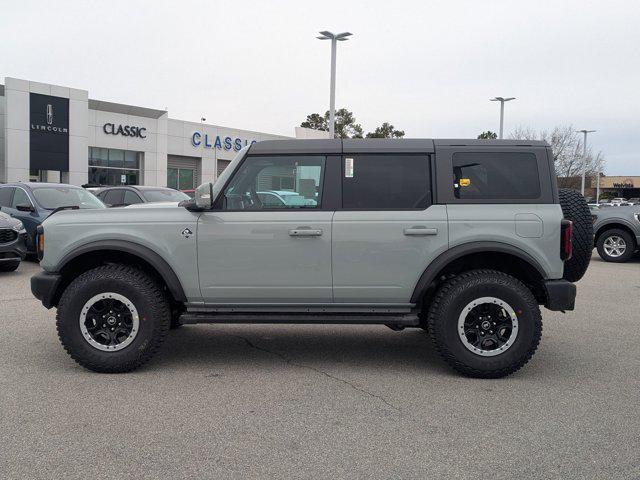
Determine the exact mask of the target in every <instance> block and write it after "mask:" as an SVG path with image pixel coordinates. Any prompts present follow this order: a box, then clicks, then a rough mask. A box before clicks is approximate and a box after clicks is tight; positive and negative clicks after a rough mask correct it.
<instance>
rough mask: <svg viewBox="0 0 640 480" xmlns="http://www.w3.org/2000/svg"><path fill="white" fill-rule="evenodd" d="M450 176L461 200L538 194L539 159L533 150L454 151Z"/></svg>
mask: <svg viewBox="0 0 640 480" xmlns="http://www.w3.org/2000/svg"><path fill="white" fill-rule="evenodd" d="M453 177H454V179H453V192H454V195H455V197H456V198H459V199H462V200H464V199H469V200H472V199H483V200H500V199H510V198H513V199H535V198H538V197H539V196H540V176H539V174H538V161H537V160H536V156H535V154H533V153H524V152H522V153H518V152H499V153H495V152H486V153H485V152H460V153H454V154H453Z"/></svg>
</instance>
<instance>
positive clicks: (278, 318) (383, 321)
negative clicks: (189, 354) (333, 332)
mask: <svg viewBox="0 0 640 480" xmlns="http://www.w3.org/2000/svg"><path fill="white" fill-rule="evenodd" d="M180 323H182V324H194V323H305V324H314V323H325V324H353V325H358V324H371V325H387V324H390V325H398V326H404V327H417V326H418V325H419V324H420V320H419V318H418V316H417V315H416V314H395V315H389V314H387V315H371V314H369V315H363V314H357V313H356V314H335V313H334V314H326V313H324V314H323V313H284V314H283V313H183V314H182V315H181V316H180Z"/></svg>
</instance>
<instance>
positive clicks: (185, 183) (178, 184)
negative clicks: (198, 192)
mask: <svg viewBox="0 0 640 480" xmlns="http://www.w3.org/2000/svg"><path fill="white" fill-rule="evenodd" d="M167 187H169V188H175V189H176V190H191V189H193V188H195V171H194V170H193V169H192V168H168V169H167Z"/></svg>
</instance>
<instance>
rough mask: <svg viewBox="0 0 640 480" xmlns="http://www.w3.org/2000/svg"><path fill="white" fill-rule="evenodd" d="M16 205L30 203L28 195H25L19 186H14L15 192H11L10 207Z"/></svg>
mask: <svg viewBox="0 0 640 480" xmlns="http://www.w3.org/2000/svg"><path fill="white" fill-rule="evenodd" d="M18 205H31V200H30V199H29V195H27V194H26V193H25V191H24V190H22V189H21V188H16V192H15V193H14V194H13V201H12V202H11V208H16V207H17V206H18Z"/></svg>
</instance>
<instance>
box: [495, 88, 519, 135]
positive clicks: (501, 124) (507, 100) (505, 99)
mask: <svg viewBox="0 0 640 480" xmlns="http://www.w3.org/2000/svg"><path fill="white" fill-rule="evenodd" d="M515 99H516V97H506V98H505V97H495V98H491V99H490V100H491V101H492V102H500V134H499V135H498V138H502V136H503V133H504V102H510V101H511V100H515Z"/></svg>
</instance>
